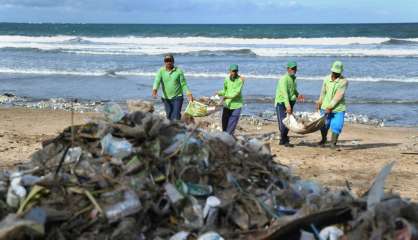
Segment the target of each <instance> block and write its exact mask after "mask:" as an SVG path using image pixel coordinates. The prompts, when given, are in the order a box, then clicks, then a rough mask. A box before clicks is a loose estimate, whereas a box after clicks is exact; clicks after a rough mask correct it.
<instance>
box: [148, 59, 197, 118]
mask: <svg viewBox="0 0 418 240" xmlns="http://www.w3.org/2000/svg"><path fill="white" fill-rule="evenodd" d="M164 65H165V66H163V67H162V68H160V70H158V72H157V74H156V76H155V80H154V85H153V87H152V96H153V97H157V92H158V89H159V88H160V85H161V90H162V92H163V95H162V98H161V99H162V101H163V103H164V108H165V113H166V116H167V118H168V119H170V120H180V118H181V107H182V106H183V93H184V92H186V94H187V98H188V100H189V102H191V101H193V95H192V93H191V92H190V90H189V87H188V86H187V83H186V78H185V77H184V73H183V70H181V69H180V68H178V67H176V66H174V57H173V55H170V54H169V55H166V56H165V57H164Z"/></svg>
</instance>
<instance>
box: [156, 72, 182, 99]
mask: <svg viewBox="0 0 418 240" xmlns="http://www.w3.org/2000/svg"><path fill="white" fill-rule="evenodd" d="M160 84H161V85H162V91H163V98H165V99H172V98H174V97H177V96H183V92H186V93H190V90H189V87H188V86H187V83H186V78H185V77H184V73H183V71H182V70H181V69H180V68H178V67H174V68H173V69H172V70H171V71H167V69H166V68H165V67H162V68H160V70H158V72H157V74H156V76H155V80H154V85H153V88H152V89H154V90H158V88H159V87H160Z"/></svg>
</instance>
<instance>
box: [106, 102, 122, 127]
mask: <svg viewBox="0 0 418 240" xmlns="http://www.w3.org/2000/svg"><path fill="white" fill-rule="evenodd" d="M103 112H104V115H105V118H106V119H108V120H109V121H111V122H119V121H120V120H122V118H123V117H124V116H125V113H124V112H123V111H122V108H121V107H120V106H119V104H117V103H109V104H106V105H105V106H104V109H103Z"/></svg>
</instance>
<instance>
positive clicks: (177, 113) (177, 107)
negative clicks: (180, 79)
mask: <svg viewBox="0 0 418 240" xmlns="http://www.w3.org/2000/svg"><path fill="white" fill-rule="evenodd" d="M182 106H183V96H181V97H175V98H174V99H173V111H172V113H171V114H172V115H171V117H172V118H173V120H174V119H175V120H180V119H181V107H182Z"/></svg>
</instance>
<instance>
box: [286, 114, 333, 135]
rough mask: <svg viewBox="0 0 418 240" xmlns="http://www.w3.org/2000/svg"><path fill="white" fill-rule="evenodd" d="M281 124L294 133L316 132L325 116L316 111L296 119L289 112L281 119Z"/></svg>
mask: <svg viewBox="0 0 418 240" xmlns="http://www.w3.org/2000/svg"><path fill="white" fill-rule="evenodd" d="M283 124H284V125H285V126H286V127H287V128H288V129H289V130H290V131H292V132H294V133H299V134H308V133H313V132H316V131H318V130H319V129H321V128H322V127H323V126H324V124H325V116H322V115H321V114H320V113H319V112H316V113H314V114H311V115H305V116H302V117H300V118H298V119H297V118H296V117H295V116H294V115H293V114H290V115H287V116H286V118H285V119H283Z"/></svg>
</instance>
